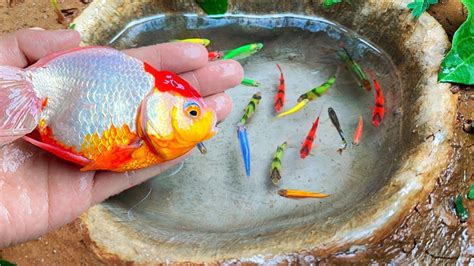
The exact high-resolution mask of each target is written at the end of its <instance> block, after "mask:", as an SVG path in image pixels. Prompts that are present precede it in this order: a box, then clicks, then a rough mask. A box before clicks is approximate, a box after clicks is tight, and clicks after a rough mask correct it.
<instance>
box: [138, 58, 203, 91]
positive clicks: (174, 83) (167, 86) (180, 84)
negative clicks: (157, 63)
mask: <svg viewBox="0 0 474 266" xmlns="http://www.w3.org/2000/svg"><path fill="white" fill-rule="evenodd" d="M144 65H145V71H146V72H148V73H150V74H151V75H153V77H154V78H155V89H156V90H158V91H162V92H174V93H177V94H179V95H181V96H183V97H194V98H201V94H199V92H198V91H197V90H196V89H195V88H193V87H192V86H191V85H190V84H189V83H188V82H187V81H186V80H184V79H182V78H181V77H180V76H178V75H176V74H175V73H173V72H170V71H165V70H163V71H158V70H156V69H155V68H153V67H152V66H150V65H149V64H147V63H144Z"/></svg>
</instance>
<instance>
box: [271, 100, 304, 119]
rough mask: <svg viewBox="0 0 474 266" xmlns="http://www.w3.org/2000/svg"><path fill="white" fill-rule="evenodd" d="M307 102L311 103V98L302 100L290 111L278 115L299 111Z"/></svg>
mask: <svg viewBox="0 0 474 266" xmlns="http://www.w3.org/2000/svg"><path fill="white" fill-rule="evenodd" d="M307 103H309V100H308V99H304V100H302V101H301V102H299V103H297V104H296V105H295V106H293V107H292V108H291V109H289V110H288V111H285V112H283V113H280V114H278V115H277V117H283V116H287V115H291V114H294V113H296V112H298V111H299V110H301V109H302V108H303V107H304V106H305V105H306V104H307Z"/></svg>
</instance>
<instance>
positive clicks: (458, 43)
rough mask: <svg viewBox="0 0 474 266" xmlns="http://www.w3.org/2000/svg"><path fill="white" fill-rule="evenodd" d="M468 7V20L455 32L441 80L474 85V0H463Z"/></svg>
mask: <svg viewBox="0 0 474 266" xmlns="http://www.w3.org/2000/svg"><path fill="white" fill-rule="evenodd" d="M462 2H463V4H464V5H465V6H466V7H467V10H468V15H467V19H466V21H464V23H463V24H462V25H461V27H459V29H458V30H457V31H456V33H454V37H453V45H452V47H451V51H449V53H448V55H447V56H446V57H445V58H444V60H443V62H442V63H441V70H440V71H439V74H438V80H439V81H440V82H454V83H462V84H466V85H474V17H473V16H474V0H462Z"/></svg>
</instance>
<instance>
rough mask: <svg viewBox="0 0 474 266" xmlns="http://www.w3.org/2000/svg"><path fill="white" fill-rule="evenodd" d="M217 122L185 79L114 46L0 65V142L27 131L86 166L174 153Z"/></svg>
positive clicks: (140, 164) (128, 164)
mask: <svg viewBox="0 0 474 266" xmlns="http://www.w3.org/2000/svg"><path fill="white" fill-rule="evenodd" d="M215 126H216V114H215V112H214V111H213V110H212V109H211V108H209V107H207V106H206V104H205V102H204V100H203V99H202V97H201V96H200V94H199V92H198V91H196V90H195V89H194V88H193V87H191V86H190V85H189V84H188V83H187V82H186V81H185V80H183V79H182V78H180V77H179V76H177V75H176V74H173V73H171V72H169V71H157V70H156V69H154V68H153V67H152V66H150V65H149V64H147V63H145V62H142V61H140V60H138V59H135V58H132V57H130V56H128V55H126V54H124V53H122V52H120V51H117V50H115V49H112V48H106V47H84V48H76V49H72V50H69V51H66V52H61V53H57V54H53V55H50V56H47V57H45V58H43V59H41V60H39V61H38V62H37V63H35V64H34V65H32V66H30V67H29V68H27V69H19V68H14V67H9V66H0V144H6V143H9V142H12V141H14V140H16V139H19V138H23V139H25V140H26V141H28V142H30V143H32V144H33V145H35V146H38V147H40V148H42V149H44V150H46V151H48V152H50V153H53V154H54V155H56V156H58V157H60V158H62V159H64V160H67V161H71V162H73V163H76V164H78V165H81V166H82V169H81V170H82V171H87V170H110V171H117V172H121V171H127V170H134V169H140V168H145V167H148V166H151V165H154V164H158V163H161V162H165V161H168V160H172V159H174V158H177V157H179V156H181V155H183V154H185V153H187V152H188V151H190V150H191V149H193V148H194V147H195V146H196V144H197V143H199V142H201V141H204V140H207V139H209V138H211V137H212V136H213V135H214V134H215V133H216V128H215Z"/></svg>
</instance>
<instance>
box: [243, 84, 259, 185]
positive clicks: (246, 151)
mask: <svg viewBox="0 0 474 266" xmlns="http://www.w3.org/2000/svg"><path fill="white" fill-rule="evenodd" d="M261 99H262V95H261V93H260V92H257V93H255V94H254V95H253V96H252V98H251V99H250V102H249V103H248V104H247V107H246V108H245V110H244V114H243V115H242V118H241V119H240V121H239V124H238V126H237V138H238V139H239V143H240V150H241V151H242V158H243V160H244V166H245V174H246V175H247V176H250V144H249V140H248V136H247V127H246V126H245V125H246V124H247V123H248V121H249V119H250V118H251V117H252V116H253V114H254V113H255V111H256V109H257V106H258V104H259V103H260V100H261Z"/></svg>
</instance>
